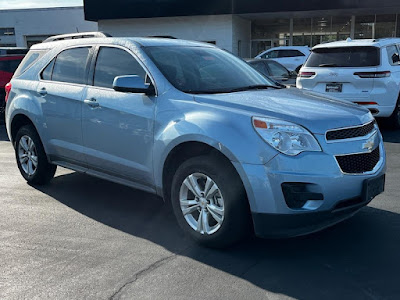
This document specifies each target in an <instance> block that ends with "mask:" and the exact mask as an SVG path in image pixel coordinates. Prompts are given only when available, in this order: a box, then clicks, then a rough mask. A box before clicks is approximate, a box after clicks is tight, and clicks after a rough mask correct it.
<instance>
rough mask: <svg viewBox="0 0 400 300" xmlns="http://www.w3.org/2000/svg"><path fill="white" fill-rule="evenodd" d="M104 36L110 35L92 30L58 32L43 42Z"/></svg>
mask: <svg viewBox="0 0 400 300" xmlns="http://www.w3.org/2000/svg"><path fill="white" fill-rule="evenodd" d="M94 37H98V38H104V37H111V35H110V34H108V33H105V32H101V31H94V32H80V33H68V34H60V35H54V36H51V37H49V38H47V39H45V40H44V41H43V43H48V42H54V41H63V40H73V39H84V38H94Z"/></svg>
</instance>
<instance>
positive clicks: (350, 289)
mask: <svg viewBox="0 0 400 300" xmlns="http://www.w3.org/2000/svg"><path fill="white" fill-rule="evenodd" d="M383 134H384V139H385V146H386V151H387V155H388V161H387V162H388V171H387V178H386V191H385V193H384V194H382V195H380V196H378V197H377V198H375V199H374V200H373V201H372V202H371V203H370V204H369V206H368V207H365V208H363V209H362V210H361V211H360V212H359V213H358V214H357V215H356V216H354V217H353V218H351V219H349V220H347V221H345V222H343V223H341V224H338V225H336V226H334V227H331V228H329V229H327V230H324V231H322V232H319V233H316V234H312V235H309V236H306V237H299V238H293V239H286V240H260V239H252V240H250V241H247V242H243V243H242V244H239V245H237V246H235V247H233V248H230V249H227V250H212V249H206V248H202V247H199V246H197V245H195V244H193V242H191V241H190V240H189V239H188V238H186V237H185V236H184V235H183V234H182V232H181V230H180V229H179V228H178V225H177V223H176V222H175V218H174V216H173V213H172V211H171V209H170V208H169V207H168V206H167V205H165V204H164V203H163V201H162V199H160V198H158V197H156V196H153V195H150V194H147V193H144V192H140V191H137V190H134V189H131V188H128V187H124V186H121V185H118V184H114V183H110V182H106V181H103V180H100V179H97V178H93V177H89V176H87V175H83V174H78V173H75V172H72V171H69V170H66V169H63V168H58V171H57V174H56V177H55V178H54V179H53V181H52V182H51V183H50V185H48V186H45V187H33V186H29V185H28V184H27V183H26V182H25V181H24V179H23V178H22V176H21V175H20V174H19V171H18V168H17V166H16V162H15V158H14V152H13V148H12V145H11V144H10V142H9V141H8V139H7V136H6V134H5V128H4V126H0V299H189V298H192V299H398V297H399V295H400V284H399V283H400V198H399V195H400V132H399V131H397V132H395V131H388V130H384V132H383ZM338 188H340V187H338Z"/></svg>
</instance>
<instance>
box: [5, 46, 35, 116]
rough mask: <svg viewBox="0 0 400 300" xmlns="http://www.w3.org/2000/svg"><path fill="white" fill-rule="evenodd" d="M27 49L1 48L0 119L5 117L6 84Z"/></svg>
mask: <svg viewBox="0 0 400 300" xmlns="http://www.w3.org/2000/svg"><path fill="white" fill-rule="evenodd" d="M26 52H28V50H27V49H13V48H0V120H2V119H4V109H5V95H6V92H5V89H4V88H5V86H6V84H7V83H8V82H10V80H11V77H12V76H13V74H14V72H15V70H16V69H17V68H18V65H19V64H20V62H21V60H22V59H23V58H24V56H25V53H26Z"/></svg>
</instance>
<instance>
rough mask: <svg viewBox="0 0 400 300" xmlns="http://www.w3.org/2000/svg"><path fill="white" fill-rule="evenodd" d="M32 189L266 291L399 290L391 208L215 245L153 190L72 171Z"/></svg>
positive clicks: (398, 240)
mask: <svg viewBox="0 0 400 300" xmlns="http://www.w3.org/2000/svg"><path fill="white" fill-rule="evenodd" d="M39 189H40V190H41V191H42V192H44V193H46V194H48V195H50V196H51V197H53V198H54V199H56V200H58V201H60V202H61V203H63V204H65V205H67V206H69V207H70V208H72V209H74V210H75V211H77V212H79V213H81V214H84V215H86V216H87V217H89V218H92V219H94V220H96V221H98V222H101V223H103V224H105V225H108V226H111V227H113V228H115V229H117V230H121V231H123V232H126V233H128V234H131V235H134V236H137V237H140V238H144V239H147V240H149V241H152V242H153V243H156V244H158V245H161V246H163V247H165V248H166V249H168V250H169V251H171V252H173V253H177V254H179V255H182V256H186V257H190V258H192V259H194V260H197V261H199V262H201V263H204V264H207V265H210V266H212V267H214V268H217V269H219V270H222V271H224V272H227V273H229V274H232V275H234V276H237V277H239V278H242V279H244V280H247V281H248V282H250V283H252V284H254V285H256V286H258V287H260V288H262V289H264V290H268V291H270V292H273V293H280V294H283V295H287V296H290V297H294V298H296V299H345V298H346V299H364V298H366V299H368V298H373V299H377V298H392V299H394V298H395V296H396V295H397V296H398V295H399V294H400V284H399V278H400V275H399V270H400V259H399V253H400V234H399V232H400V216H399V215H398V214H395V213H391V212H387V211H383V210H379V209H375V208H371V207H366V208H363V209H362V210H361V211H360V212H359V213H358V214H357V215H356V216H354V217H353V218H351V219H349V220H347V221H345V222H343V223H341V224H339V225H336V226H335V227H332V228H330V229H327V230H324V231H322V232H319V233H316V234H313V235H309V236H307V237H300V238H294V239H286V240H259V239H252V240H250V241H247V242H243V243H242V244H239V245H237V246H235V247H233V248H231V249H227V250H223V251H222V250H212V249H206V248H202V247H199V246H197V245H195V244H193V243H192V242H191V241H190V240H189V239H188V238H186V237H185V236H183V234H182V232H181V231H180V229H179V228H178V225H177V223H176V222H175V218H174V215H173V213H172V211H171V210H170V209H169V207H168V205H165V204H164V203H163V201H162V200H161V199H160V198H158V197H156V196H153V195H150V194H147V193H144V192H140V191H136V190H133V189H130V188H128V187H124V186H120V185H118V184H114V183H110V182H106V181H103V180H101V179H97V178H93V177H89V176H87V175H83V174H78V173H71V174H67V175H62V176H58V177H56V178H54V180H53V181H52V183H51V184H50V185H48V186H46V187H40V188H39ZM227 284H229V283H227Z"/></svg>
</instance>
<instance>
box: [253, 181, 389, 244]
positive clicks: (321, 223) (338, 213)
mask: <svg viewBox="0 0 400 300" xmlns="http://www.w3.org/2000/svg"><path fill="white" fill-rule="evenodd" d="M384 176H385V175H380V176H378V177H377V178H380V177H381V178H383V180H384ZM365 193H366V191H365V189H364V190H363V191H362V195H360V197H355V198H351V199H344V200H342V201H339V202H337V204H336V205H335V207H334V208H333V209H331V210H328V211H309V212H304V213H302V214H268V213H252V218H253V224H254V230H255V234H256V235H257V236H258V237H263V238H285V237H286V238H287V237H295V236H300V235H305V234H309V233H313V232H316V231H319V230H322V229H324V228H327V227H330V226H332V225H335V224H337V223H339V222H341V221H343V220H345V219H347V218H350V217H351V216H353V215H354V214H355V213H357V212H358V211H359V210H360V209H361V208H362V207H364V206H366V205H367V204H368V203H369V202H371V201H372V199H371V198H367V197H366V195H365Z"/></svg>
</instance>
